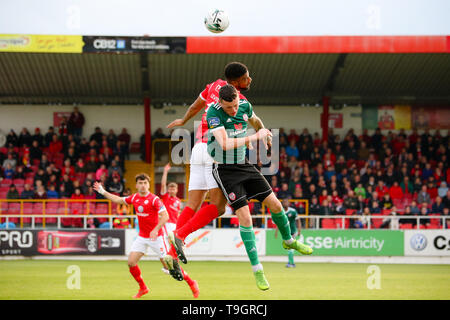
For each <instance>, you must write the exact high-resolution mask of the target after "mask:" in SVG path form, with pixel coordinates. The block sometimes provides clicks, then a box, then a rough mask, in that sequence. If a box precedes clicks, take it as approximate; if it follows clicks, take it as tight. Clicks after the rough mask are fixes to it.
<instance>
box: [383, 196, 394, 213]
mask: <svg viewBox="0 0 450 320" xmlns="http://www.w3.org/2000/svg"><path fill="white" fill-rule="evenodd" d="M393 206H394V203H393V202H392V199H391V196H390V195H389V193H386V194H385V195H384V196H383V199H382V200H381V202H380V207H381V208H382V209H387V210H390V209H392V207H393Z"/></svg>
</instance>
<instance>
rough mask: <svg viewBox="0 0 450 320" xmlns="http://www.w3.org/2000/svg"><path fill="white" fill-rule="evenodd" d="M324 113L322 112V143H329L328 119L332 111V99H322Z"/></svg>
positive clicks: (326, 97)
mask: <svg viewBox="0 0 450 320" xmlns="http://www.w3.org/2000/svg"><path fill="white" fill-rule="evenodd" d="M322 103H323V112H322V119H321V120H322V141H328V118H329V109H330V97H328V96H324V97H323V98H322Z"/></svg>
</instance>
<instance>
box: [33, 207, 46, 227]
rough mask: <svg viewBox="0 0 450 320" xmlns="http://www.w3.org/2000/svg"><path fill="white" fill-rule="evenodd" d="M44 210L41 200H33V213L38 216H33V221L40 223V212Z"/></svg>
mask: <svg viewBox="0 0 450 320" xmlns="http://www.w3.org/2000/svg"><path fill="white" fill-rule="evenodd" d="M43 211H44V205H43V203H42V202H35V203H34V204H33V215H36V216H39V218H38V217H36V218H34V223H42V213H43Z"/></svg>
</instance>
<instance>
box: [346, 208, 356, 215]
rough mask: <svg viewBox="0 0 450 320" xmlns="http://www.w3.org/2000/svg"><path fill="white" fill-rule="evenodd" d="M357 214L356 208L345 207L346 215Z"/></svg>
mask: <svg viewBox="0 0 450 320" xmlns="http://www.w3.org/2000/svg"><path fill="white" fill-rule="evenodd" d="M355 214H356V210H355V209H345V215H347V216H353V215H355Z"/></svg>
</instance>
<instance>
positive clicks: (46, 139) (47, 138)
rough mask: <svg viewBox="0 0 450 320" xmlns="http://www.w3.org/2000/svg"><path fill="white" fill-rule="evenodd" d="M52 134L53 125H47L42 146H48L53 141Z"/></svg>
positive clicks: (53, 132) (53, 130)
mask: <svg viewBox="0 0 450 320" xmlns="http://www.w3.org/2000/svg"><path fill="white" fill-rule="evenodd" d="M54 134H55V129H54V128H53V127H48V131H47V133H46V134H45V135H44V147H46V148H48V147H49V146H50V143H51V142H52V141H53V135H54Z"/></svg>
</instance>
